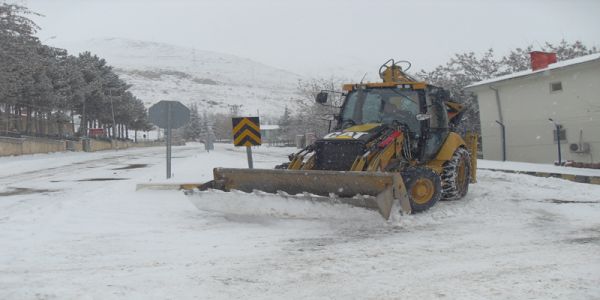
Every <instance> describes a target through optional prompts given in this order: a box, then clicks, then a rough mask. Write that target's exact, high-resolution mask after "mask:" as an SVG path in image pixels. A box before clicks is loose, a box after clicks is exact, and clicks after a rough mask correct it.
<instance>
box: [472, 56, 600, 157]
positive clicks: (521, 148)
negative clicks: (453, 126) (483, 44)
mask: <svg viewBox="0 0 600 300" xmlns="http://www.w3.org/2000/svg"><path fill="white" fill-rule="evenodd" d="M558 81H560V82H561V83H562V91H558V92H550V83H553V82H558ZM491 86H493V87H494V88H497V89H498V91H499V95H500V102H501V108H502V114H503V117H504V124H505V126H506V142H507V150H506V152H507V160H511V161H523V162H536V163H552V162H554V161H556V160H557V159H558V150H557V144H556V142H555V141H554V137H553V134H554V125H553V124H552V123H551V122H550V121H548V118H553V119H554V120H555V121H557V122H558V123H559V124H562V125H563V127H564V128H565V129H566V135H567V136H566V138H567V140H566V141H562V142H561V148H562V149H561V153H562V158H563V160H574V161H578V162H598V161H600V62H599V61H593V62H590V63H586V64H581V65H574V66H570V67H565V68H562V69H556V70H549V71H546V72H541V73H538V74H535V75H531V76H529V77H525V78H515V79H511V80H507V81H504V82H497V83H492V84H491ZM471 90H472V91H473V92H475V93H476V94H477V98H478V101H479V108H480V114H481V131H482V147H483V157H484V158H485V159H492V160H501V159H502V145H501V130H500V126H499V125H498V124H497V123H496V122H495V121H496V120H499V115H498V108H497V105H496V98H495V94H494V91H493V90H492V89H490V86H489V85H485V86H479V87H474V88H472V89H471ZM580 132H581V133H582V137H583V139H582V140H583V142H587V143H590V145H591V152H590V153H589V154H577V153H573V152H571V151H570V150H569V144H570V143H578V142H579V137H580Z"/></svg>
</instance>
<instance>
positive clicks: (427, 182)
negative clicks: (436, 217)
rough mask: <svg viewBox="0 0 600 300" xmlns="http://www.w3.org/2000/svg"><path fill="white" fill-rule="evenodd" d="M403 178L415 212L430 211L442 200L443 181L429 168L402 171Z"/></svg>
mask: <svg viewBox="0 0 600 300" xmlns="http://www.w3.org/2000/svg"><path fill="white" fill-rule="evenodd" d="M402 178H403V180H404V185H405V186H406V192H407V194H408V198H409V200H410V206H411V208H412V211H413V212H421V211H425V210H428V209H429V208H430V207H432V206H434V205H435V204H436V203H437V202H438V200H440V198H441V196H442V193H441V190H442V185H441V179H440V176H439V175H438V174H436V173H435V172H434V171H433V170H431V169H428V168H422V167H420V168H409V169H407V170H405V171H402Z"/></svg>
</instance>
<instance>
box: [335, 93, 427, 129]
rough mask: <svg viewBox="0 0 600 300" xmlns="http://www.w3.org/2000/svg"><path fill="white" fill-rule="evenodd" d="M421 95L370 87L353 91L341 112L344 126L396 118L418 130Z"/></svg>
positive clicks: (388, 122) (392, 120)
mask: <svg viewBox="0 0 600 300" xmlns="http://www.w3.org/2000/svg"><path fill="white" fill-rule="evenodd" d="M417 114H419V94H418V92H416V91H406V90H398V89H369V90H359V91H354V92H352V93H350V94H349V95H348V97H347V100H346V103H345V105H344V108H343V111H342V124H343V125H345V126H348V125H353V124H365V123H387V124H391V123H393V122H394V121H397V122H400V123H404V124H406V125H408V127H409V128H410V130H411V131H413V132H419V130H420V124H419V121H417V118H416V115H417Z"/></svg>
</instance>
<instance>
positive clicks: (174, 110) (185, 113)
mask: <svg viewBox="0 0 600 300" xmlns="http://www.w3.org/2000/svg"><path fill="white" fill-rule="evenodd" d="M169 110H170V112H171V113H170V115H169ZM148 119H149V120H150V123H152V124H154V125H156V126H158V127H160V128H167V127H168V124H167V123H168V122H169V120H170V121H171V128H179V127H182V126H183V125H185V124H187V122H188V121H189V120H190V110H189V109H188V108H187V107H185V105H183V104H181V102H179V101H166V100H162V101H159V102H158V103H156V104H154V105H152V106H151V107H150V109H149V110H148Z"/></svg>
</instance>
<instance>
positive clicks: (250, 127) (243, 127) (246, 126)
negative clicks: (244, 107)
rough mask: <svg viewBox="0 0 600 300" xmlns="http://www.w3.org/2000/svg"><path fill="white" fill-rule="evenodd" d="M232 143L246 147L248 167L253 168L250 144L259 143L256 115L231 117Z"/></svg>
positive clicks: (258, 123) (258, 120)
mask: <svg viewBox="0 0 600 300" xmlns="http://www.w3.org/2000/svg"><path fill="white" fill-rule="evenodd" d="M231 123H232V125H233V132H232V133H233V144H234V145H235V146H237V147H240V146H245V147H246V157H247V158H248V168H250V169H252V168H254V162H253V160H252V146H259V145H261V137H260V119H259V118H258V117H242V118H232V119H231Z"/></svg>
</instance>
